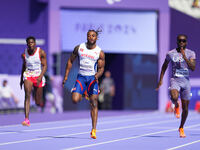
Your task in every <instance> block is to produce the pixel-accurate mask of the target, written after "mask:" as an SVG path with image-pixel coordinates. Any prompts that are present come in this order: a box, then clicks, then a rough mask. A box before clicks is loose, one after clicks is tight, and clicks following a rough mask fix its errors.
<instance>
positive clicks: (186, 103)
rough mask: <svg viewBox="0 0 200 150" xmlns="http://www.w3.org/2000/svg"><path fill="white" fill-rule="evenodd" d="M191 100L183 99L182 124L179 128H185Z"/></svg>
mask: <svg viewBox="0 0 200 150" xmlns="http://www.w3.org/2000/svg"><path fill="white" fill-rule="evenodd" d="M189 102H190V101H189V100H184V99H181V103H182V116H181V124H180V127H179V128H183V126H184V124H185V121H186V119H187V116H188V106H189Z"/></svg>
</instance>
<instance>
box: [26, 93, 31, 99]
mask: <svg viewBox="0 0 200 150" xmlns="http://www.w3.org/2000/svg"><path fill="white" fill-rule="evenodd" d="M30 98H31V93H29V92H26V93H25V100H30Z"/></svg>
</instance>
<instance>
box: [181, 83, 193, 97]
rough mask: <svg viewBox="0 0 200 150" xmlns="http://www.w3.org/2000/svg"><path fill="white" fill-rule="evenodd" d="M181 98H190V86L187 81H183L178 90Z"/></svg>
mask: <svg viewBox="0 0 200 150" xmlns="http://www.w3.org/2000/svg"><path fill="white" fill-rule="evenodd" d="M180 96H181V99H183V100H190V98H191V86H190V83H189V81H185V82H184V83H183V86H182V88H181V91H180Z"/></svg>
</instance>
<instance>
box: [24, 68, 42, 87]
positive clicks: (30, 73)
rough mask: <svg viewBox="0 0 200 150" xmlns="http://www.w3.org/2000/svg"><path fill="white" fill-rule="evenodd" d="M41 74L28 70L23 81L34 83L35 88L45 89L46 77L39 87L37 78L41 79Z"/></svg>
mask: <svg viewBox="0 0 200 150" xmlns="http://www.w3.org/2000/svg"><path fill="white" fill-rule="evenodd" d="M39 74H40V73H37V72H35V71H30V70H28V71H27V70H26V71H25V72H24V74H23V79H24V80H29V81H31V82H32V83H33V86H35V87H44V86H45V77H44V76H43V77H42V81H41V82H40V84H39V85H37V78H38V77H39Z"/></svg>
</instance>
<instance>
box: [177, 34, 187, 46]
mask: <svg viewBox="0 0 200 150" xmlns="http://www.w3.org/2000/svg"><path fill="white" fill-rule="evenodd" d="M177 45H178V47H179V48H185V47H186V46H187V39H186V37H185V36H182V35H181V36H179V37H178V38H177Z"/></svg>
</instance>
